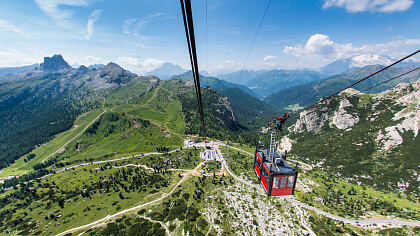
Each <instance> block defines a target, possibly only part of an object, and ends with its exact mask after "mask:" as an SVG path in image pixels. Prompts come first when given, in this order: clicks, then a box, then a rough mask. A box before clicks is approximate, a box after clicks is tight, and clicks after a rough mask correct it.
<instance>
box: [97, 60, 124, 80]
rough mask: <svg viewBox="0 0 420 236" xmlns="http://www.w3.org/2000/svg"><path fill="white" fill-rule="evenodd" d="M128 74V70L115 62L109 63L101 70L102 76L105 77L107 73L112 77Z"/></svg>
mask: <svg viewBox="0 0 420 236" xmlns="http://www.w3.org/2000/svg"><path fill="white" fill-rule="evenodd" d="M127 74H128V73H127V71H126V70H124V69H123V68H122V67H121V66H119V65H118V64H116V63H114V62H110V63H108V64H107V65H106V66H105V67H104V68H103V69H102V71H101V77H105V76H107V75H109V76H111V77H124V76H127Z"/></svg>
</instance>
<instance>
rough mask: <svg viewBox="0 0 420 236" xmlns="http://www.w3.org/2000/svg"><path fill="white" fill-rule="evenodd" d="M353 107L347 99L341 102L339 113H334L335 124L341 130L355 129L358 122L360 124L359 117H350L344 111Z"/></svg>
mask: <svg viewBox="0 0 420 236" xmlns="http://www.w3.org/2000/svg"><path fill="white" fill-rule="evenodd" d="M349 106H351V104H350V102H349V101H348V100H347V99H343V100H341V101H340V107H339V108H338V111H335V112H334V117H333V124H334V125H335V126H336V127H337V128H339V129H347V128H350V127H353V126H354V125H355V124H357V122H359V117H358V116H357V115H354V116H353V115H350V114H348V113H347V112H346V110H345V109H344V108H345V107H349Z"/></svg>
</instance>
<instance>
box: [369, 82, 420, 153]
mask: <svg viewBox="0 0 420 236" xmlns="http://www.w3.org/2000/svg"><path fill="white" fill-rule="evenodd" d="M395 94H396V95H397V96H399V98H398V99H397V100H396V103H397V104H398V105H400V106H403V107H406V108H405V109H403V110H401V111H399V112H397V113H396V114H395V116H394V117H393V118H392V120H393V121H400V122H399V123H398V124H397V125H395V126H390V127H386V128H385V130H384V131H382V130H380V131H379V134H378V136H377V137H376V140H375V141H376V142H378V146H379V147H380V149H381V150H382V151H386V150H389V149H390V148H392V147H394V146H398V145H401V144H402V143H403V141H404V140H403V137H402V134H404V133H405V132H407V131H413V134H414V137H417V135H418V133H419V128H420V105H419V104H420V80H419V81H417V82H414V83H411V84H409V83H402V84H399V85H398V86H397V87H395V88H394V89H392V90H388V91H385V92H383V93H381V94H380V95H379V97H380V98H387V97H391V96H393V95H395ZM389 109H391V108H389Z"/></svg>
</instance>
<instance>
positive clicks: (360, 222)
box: [223, 148, 420, 227]
mask: <svg viewBox="0 0 420 236" xmlns="http://www.w3.org/2000/svg"><path fill="white" fill-rule="evenodd" d="M235 149H237V148H235ZM244 152H245V151H244ZM223 165H224V167H225V169H226V170H227V172H228V173H229V174H230V175H231V176H232V177H233V178H235V179H236V180H238V181H240V182H241V183H243V184H246V185H248V186H251V187H254V188H256V189H258V190H260V191H264V190H263V189H262V188H261V186H260V185H256V184H253V183H250V182H248V181H246V180H243V179H242V178H240V177H238V176H236V175H235V174H234V173H233V172H232V171H231V170H230V169H229V167H228V165H227V164H226V161H225V160H223ZM264 193H265V192H264ZM281 198H283V199H285V200H287V201H289V202H291V203H293V204H295V205H299V206H301V207H304V208H306V209H309V210H312V211H315V212H317V213H318V214H321V215H323V216H325V217H328V218H330V219H333V220H336V221H342V222H344V223H347V224H352V225H355V226H361V227H367V226H372V225H373V224H377V225H381V224H390V225H409V226H418V227H419V226H420V222H418V221H405V220H396V219H387V220H353V219H348V218H344V217H340V216H336V215H333V214H331V213H328V212H325V211H323V210H320V209H318V208H315V207H313V206H309V205H308V204H306V203H303V202H301V201H298V200H296V199H295V198H293V197H292V196H281Z"/></svg>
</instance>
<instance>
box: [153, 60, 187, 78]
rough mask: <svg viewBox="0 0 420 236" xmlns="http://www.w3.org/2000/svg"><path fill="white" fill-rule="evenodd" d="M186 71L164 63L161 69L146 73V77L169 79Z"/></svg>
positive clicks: (177, 66)
mask: <svg viewBox="0 0 420 236" xmlns="http://www.w3.org/2000/svg"><path fill="white" fill-rule="evenodd" d="M186 71H187V70H186V69H184V68H182V67H181V66H179V65H175V64H172V63H169V62H165V63H164V64H163V65H162V66H161V67H159V68H157V69H154V70H152V71H150V72H147V73H146V76H147V75H154V76H156V77H158V78H159V79H162V80H163V79H169V78H171V77H172V76H173V75H179V74H182V73H184V72H186Z"/></svg>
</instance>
